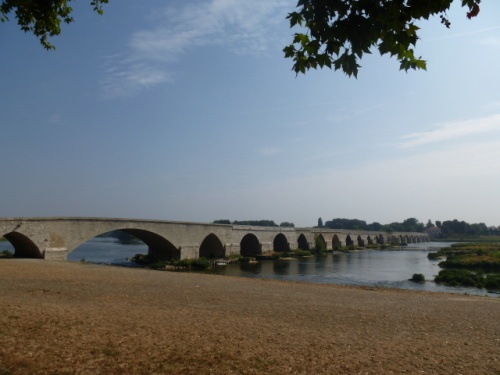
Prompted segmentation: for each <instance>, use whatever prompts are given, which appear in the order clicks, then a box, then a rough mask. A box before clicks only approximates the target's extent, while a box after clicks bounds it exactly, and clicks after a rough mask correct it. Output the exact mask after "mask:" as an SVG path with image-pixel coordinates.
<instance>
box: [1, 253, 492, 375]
mask: <svg viewBox="0 0 500 375" xmlns="http://www.w3.org/2000/svg"><path fill="white" fill-rule="evenodd" d="M401 373H405V374H454V375H456V374H500V298H492V297H478V296H468V295H459V294H448V293H430V292H417V291H404V290H393V289H377V288H359V287H346V286H337V285H318V284H308V283H294V282H281V281H273V280H262V279H244V278H235V277H228V276H214V275H203V274H193V273H186V272H180V273H179V272H161V271H151V270H143V269H129V268H120V267H111V266H99V265H93V264H85V263H69V262H49V261H42V260H0V375H6V374H401Z"/></svg>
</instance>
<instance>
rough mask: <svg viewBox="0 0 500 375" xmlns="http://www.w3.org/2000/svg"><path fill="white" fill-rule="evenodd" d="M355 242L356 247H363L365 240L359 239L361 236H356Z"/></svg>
mask: <svg viewBox="0 0 500 375" xmlns="http://www.w3.org/2000/svg"><path fill="white" fill-rule="evenodd" d="M357 241H358V246H365V240H364V239H363V238H361V236H358V238H357Z"/></svg>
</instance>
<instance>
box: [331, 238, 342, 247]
mask: <svg viewBox="0 0 500 375" xmlns="http://www.w3.org/2000/svg"><path fill="white" fill-rule="evenodd" d="M341 247H342V242H341V241H340V238H339V236H337V235H336V234H334V235H333V238H332V249H333V250H339V249H340V248H341Z"/></svg>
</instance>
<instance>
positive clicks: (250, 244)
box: [240, 233, 262, 257]
mask: <svg viewBox="0 0 500 375" xmlns="http://www.w3.org/2000/svg"><path fill="white" fill-rule="evenodd" d="M240 254H241V255H242V256H244V257H249V256H250V257H251V256H255V255H260V254H262V246H261V244H260V242H259V239H258V238H257V236H255V234H253V233H248V234H246V235H245V236H244V237H243V238H242V239H241V242H240Z"/></svg>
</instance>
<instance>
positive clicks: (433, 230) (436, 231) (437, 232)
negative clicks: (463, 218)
mask: <svg viewBox="0 0 500 375" xmlns="http://www.w3.org/2000/svg"><path fill="white" fill-rule="evenodd" d="M425 233H427V234H428V235H429V237H430V238H436V237H439V236H441V229H440V228H438V227H436V226H433V227H430V228H427V229H426V230H425Z"/></svg>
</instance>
